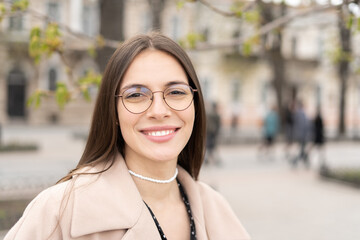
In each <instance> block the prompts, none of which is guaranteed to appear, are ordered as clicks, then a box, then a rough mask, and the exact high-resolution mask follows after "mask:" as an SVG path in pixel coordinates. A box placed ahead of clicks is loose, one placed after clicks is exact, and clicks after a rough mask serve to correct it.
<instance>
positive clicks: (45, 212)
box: [4, 184, 63, 240]
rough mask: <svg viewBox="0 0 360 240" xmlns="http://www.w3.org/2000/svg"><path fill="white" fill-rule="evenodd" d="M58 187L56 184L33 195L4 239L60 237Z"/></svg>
mask: <svg viewBox="0 0 360 240" xmlns="http://www.w3.org/2000/svg"><path fill="white" fill-rule="evenodd" d="M60 185H61V184H60ZM60 187H61V186H59V185H56V186H54V187H51V188H49V189H46V190H44V191H43V192H41V193H40V194H39V195H38V196H37V197H35V198H34V199H33V200H32V201H31V202H30V203H29V205H28V206H27V207H26V209H25V211H24V213H23V215H22V217H21V218H20V219H19V221H18V222H17V223H16V224H15V225H14V226H13V227H12V228H11V229H10V231H9V232H8V233H7V235H6V236H5V238H4V240H34V239H38V240H42V239H44V240H45V239H61V238H62V237H61V231H60V229H59V228H60V227H59V226H58V223H59V222H58V216H59V209H60V205H61V199H62V197H61V196H60V195H63V194H61V193H60V192H59V188H60Z"/></svg>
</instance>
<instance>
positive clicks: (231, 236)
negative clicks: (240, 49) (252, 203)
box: [4, 156, 250, 240]
mask: <svg viewBox="0 0 360 240" xmlns="http://www.w3.org/2000/svg"><path fill="white" fill-rule="evenodd" d="M94 170H99V169H87V170H86V172H92V171H94ZM178 179H179V181H180V182H181V184H182V185H183V187H184V189H185V191H186V193H187V195H188V198H189V201H190V206H191V209H192V214H193V217H194V219H195V227H196V234H197V239H199V240H206V239H211V240H249V239H250V238H249V235H248V234H247V232H246V230H245V229H244V228H243V226H242V225H241V223H240V222H239V220H238V219H237V218H236V216H235V214H234V213H233V211H232V210H231V208H230V206H229V205H228V203H227V202H226V201H225V199H224V198H223V197H222V196H220V195H219V194H218V193H217V192H215V191H214V190H212V189H211V188H210V187H209V186H207V185H205V184H204V183H201V182H195V181H194V180H193V179H192V178H191V176H190V175H189V174H188V173H187V172H186V171H185V170H184V169H182V168H181V167H179V175H178ZM174 217H176V216H174ZM189 234H190V233H189ZM12 239H16V240H43V239H52V240H53V239H78V240H80V239H81V240H85V239H87V240H100V239H106V240H115V239H116V240H120V239H122V240H142V239H144V240H145V239H146V240H160V235H159V232H158V230H157V228H156V225H155V223H154V221H153V219H152V217H151V215H150V213H149V210H148V209H147V208H146V206H145V204H144V202H143V201H142V199H141V196H140V194H139V192H138V190H137V188H136V185H135V183H134V181H133V179H132V177H131V176H130V174H129V172H128V169H127V166H126V164H125V162H124V160H123V159H122V157H120V156H119V157H118V158H117V160H116V161H115V163H114V165H113V166H112V167H111V168H110V169H109V170H108V171H106V172H104V173H102V174H96V175H79V176H77V177H74V178H73V179H72V180H70V181H67V182H64V183H61V184H58V185H55V186H53V187H50V188H48V189H46V190H45V191H43V192H42V193H40V194H39V195H38V196H37V197H36V198H35V199H34V200H33V201H32V202H31V203H30V204H29V205H28V207H27V208H26V210H25V212H24V214H23V216H22V218H21V219H20V220H19V221H18V222H17V223H16V224H15V226H14V227H13V228H12V229H11V230H10V231H9V233H8V234H7V235H6V236H5V239H4V240H12ZM170 240H171V239H170Z"/></svg>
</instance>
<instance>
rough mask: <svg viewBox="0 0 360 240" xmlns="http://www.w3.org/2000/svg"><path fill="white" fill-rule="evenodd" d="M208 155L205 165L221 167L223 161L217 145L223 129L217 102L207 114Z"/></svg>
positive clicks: (206, 155)
mask: <svg viewBox="0 0 360 240" xmlns="http://www.w3.org/2000/svg"><path fill="white" fill-rule="evenodd" d="M206 118H207V125H206V154H205V164H215V165H220V164H221V160H220V157H219V155H218V154H217V144H218V139H219V133H220V128H221V117H220V114H219V111H218V105H217V103H216V102H213V103H212V104H211V108H210V110H209V111H208V113H207V114H206Z"/></svg>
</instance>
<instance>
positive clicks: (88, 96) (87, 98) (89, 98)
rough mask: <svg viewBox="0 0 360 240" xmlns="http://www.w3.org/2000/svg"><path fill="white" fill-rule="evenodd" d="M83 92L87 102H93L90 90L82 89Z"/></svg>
mask: <svg viewBox="0 0 360 240" xmlns="http://www.w3.org/2000/svg"><path fill="white" fill-rule="evenodd" d="M81 92H82V94H83V96H84V98H85V100H86V101H88V102H90V101H91V97H90V93H89V88H82V89H81Z"/></svg>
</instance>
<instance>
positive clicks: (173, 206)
mask: <svg viewBox="0 0 360 240" xmlns="http://www.w3.org/2000/svg"><path fill="white" fill-rule="evenodd" d="M205 121H206V119H205V107H204V101H203V97H202V94H201V88H200V83H199V81H198V79H197V76H196V72H195V70H194V68H193V66H192V64H191V61H190V59H189V57H188V56H187V54H186V52H185V51H184V50H183V49H182V48H181V47H180V46H179V45H178V44H177V43H175V42H174V41H172V40H171V39H169V38H167V37H165V36H163V35H161V34H159V33H151V34H148V35H139V36H135V37H133V38H132V39H130V40H127V41H125V42H124V43H122V44H121V45H120V47H119V48H118V49H117V50H116V51H115V53H114V54H113V56H112V57H111V58H110V60H109V62H108V64H107V66H106V69H105V73H104V76H103V79H102V82H101V86H100V89H99V94H98V98H97V101H96V104H95V110H94V115H93V119H92V124H91V128H90V133H89V137H88V140H87V143H86V147H85V150H84V153H83V155H82V157H81V159H80V161H79V163H78V165H77V167H76V169H74V170H73V171H71V172H70V173H69V174H68V175H67V176H65V177H64V178H62V179H61V180H60V182H59V183H58V184H57V185H55V186H53V187H50V188H48V189H46V190H45V191H43V192H42V193H40V194H39V195H38V196H37V197H36V198H35V199H34V200H33V201H32V202H31V203H30V204H29V206H28V207H27V208H26V210H25V212H24V215H23V216H22V217H21V219H20V220H19V221H18V222H17V223H16V224H15V226H14V227H13V228H12V229H10V231H9V232H8V234H7V235H6V236H5V240H13V239H19V240H20V239H31V240H33V239H34V240H35V239H36V240H42V239H53V240H54V239H67V240H71V239H74V240H75V239H83V240H90V239H128V240H135V239H136V240H147V239H151V240H153V239H158V240H160V239H162V240H164V239H167V238H168V239H191V240H195V239H220V238H222V237H223V236H226V238H227V239H244V240H249V239H250V238H249V236H248V234H247V232H246V231H245V229H244V228H243V226H242V224H241V223H240V221H239V220H238V219H237V217H236V215H235V214H234V212H233V211H232V209H231V208H230V206H229V204H228V203H227V202H226V200H225V199H224V198H223V197H222V196H220V194H219V193H217V192H215V191H214V190H213V189H212V188H210V187H209V186H207V185H206V184H204V183H200V182H198V181H197V178H198V175H199V172H200V168H201V164H202V161H203V155H204V151H205V149H204V148H205V139H204V137H205V130H206V129H205Z"/></svg>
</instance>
